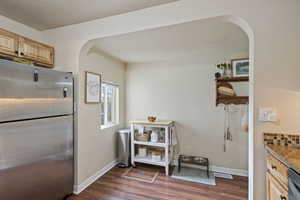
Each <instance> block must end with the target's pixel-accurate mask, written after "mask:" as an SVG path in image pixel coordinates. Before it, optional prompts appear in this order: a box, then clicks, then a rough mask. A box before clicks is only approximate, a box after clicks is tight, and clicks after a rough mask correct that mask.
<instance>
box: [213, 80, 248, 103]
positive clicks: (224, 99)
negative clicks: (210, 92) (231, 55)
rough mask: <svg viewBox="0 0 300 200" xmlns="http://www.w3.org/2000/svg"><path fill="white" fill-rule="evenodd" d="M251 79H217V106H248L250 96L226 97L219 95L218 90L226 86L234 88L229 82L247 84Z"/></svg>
mask: <svg viewBox="0 0 300 200" xmlns="http://www.w3.org/2000/svg"><path fill="white" fill-rule="evenodd" d="M247 81H249V77H232V78H218V79H216V97H217V99H216V105H219V104H224V105H229V104H235V105H239V104H248V102H249V97H248V96H225V95H221V94H219V93H218V88H219V87H221V86H226V87H230V88H232V86H231V84H230V83H229V82H247Z"/></svg>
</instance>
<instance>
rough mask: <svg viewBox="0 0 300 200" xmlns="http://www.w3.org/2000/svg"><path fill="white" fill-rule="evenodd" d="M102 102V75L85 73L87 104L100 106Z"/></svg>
mask: <svg viewBox="0 0 300 200" xmlns="http://www.w3.org/2000/svg"><path fill="white" fill-rule="evenodd" d="M100 102H101V74H96V73H93V72H88V71H87V72H85V103H86V104H98V103H100Z"/></svg>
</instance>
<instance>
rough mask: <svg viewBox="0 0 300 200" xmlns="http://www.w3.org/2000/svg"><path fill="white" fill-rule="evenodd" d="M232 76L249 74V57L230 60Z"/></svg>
mask: <svg viewBox="0 0 300 200" xmlns="http://www.w3.org/2000/svg"><path fill="white" fill-rule="evenodd" d="M231 66H232V70H233V76H234V77H247V76H249V58H239V59H233V60H231Z"/></svg>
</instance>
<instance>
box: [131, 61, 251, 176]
mask: <svg viewBox="0 0 300 200" xmlns="http://www.w3.org/2000/svg"><path fill="white" fill-rule="evenodd" d="M203 57H205V56H203ZM242 57H248V56H247V55H246V56H245V55H243V56H242ZM220 58H224V56H220ZM229 60H230V59H229ZM217 62H218V59H215V63H217ZM215 71H216V67H215V66H214V62H213V63H194V64H191V63H178V62H175V63H163V62H156V63H145V64H129V65H127V70H126V110H127V112H126V116H127V117H126V119H127V120H126V121H131V120H136V119H146V118H147V116H149V115H155V116H157V117H158V118H159V119H163V120H174V121H176V130H177V134H178V137H179V144H180V153H181V154H187V155H200V156H205V157H208V158H209V159H210V162H211V164H212V165H214V166H218V167H225V168H231V169H239V170H244V171H247V169H248V134H247V133H244V132H243V131H242V130H241V126H240V124H241V121H240V119H241V116H242V115H243V114H244V112H245V110H246V107H245V106H232V108H231V110H232V111H235V112H232V113H231V114H230V118H231V123H230V125H231V133H232V134H233V139H234V140H233V141H232V142H228V145H227V151H226V152H224V151H223V141H224V120H225V115H224V106H221V105H220V106H218V107H216V101H215V98H216V97H215V94H216V85H215V81H214V79H215V78H214V73H215ZM248 87H249V86H248V84H243V85H238V84H236V85H235V88H236V89H237V91H238V94H239V95H248Z"/></svg>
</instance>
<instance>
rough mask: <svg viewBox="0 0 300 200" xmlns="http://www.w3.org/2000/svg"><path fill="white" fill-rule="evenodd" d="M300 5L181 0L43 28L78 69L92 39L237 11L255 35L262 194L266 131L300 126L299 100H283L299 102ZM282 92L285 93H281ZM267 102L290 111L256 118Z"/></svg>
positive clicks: (293, 0) (68, 64) (253, 135)
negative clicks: (270, 119) (277, 120)
mask: <svg viewBox="0 0 300 200" xmlns="http://www.w3.org/2000/svg"><path fill="white" fill-rule="evenodd" d="M299 7H300V1H298V0H289V1H283V0H265V1H261V0H252V1H240V0H226V1H224V0H215V1H210V0H184V1H183V0H182V1H177V2H174V3H170V4H166V5H162V6H157V7H152V8H147V9H144V10H139V11H135V12H131V13H127V14H123V15H118V16H113V17H108V18H104V19H99V20H94V21H91V22H87V23H81V24H77V25H71V26H67V27H62V28H57V29H53V30H48V31H46V32H44V33H45V36H47V39H48V40H49V42H51V43H52V44H54V45H55V47H56V51H57V54H58V55H57V60H56V61H57V62H56V63H57V64H58V65H60V66H62V68H61V69H63V68H64V69H72V70H73V71H77V70H78V69H79V64H78V55H79V52H80V49H81V47H82V46H83V45H84V44H85V43H86V42H87V41H89V40H92V39H97V38H103V37H107V36H113V35H117V34H124V33H129V32H134V31H140V30H146V29H150V28H156V27H162V26H166V25H173V24H179V23H183V22H190V21H193V20H205V19H207V18H211V17H219V16H233V18H231V19H230V20H233V21H234V22H235V23H237V24H239V25H241V26H243V29H244V30H246V31H247V34H248V36H249V37H250V52H249V53H250V58H251V61H252V63H251V66H252V67H253V66H255V69H254V71H253V73H251V75H253V76H252V79H251V84H250V87H251V90H250V92H251V93H253V94H254V96H253V99H251V101H250V108H251V110H250V113H253V112H254V115H253V114H251V118H250V120H251V122H252V123H254V128H252V127H251V128H250V139H251V140H249V146H250V154H249V156H250V157H249V160H250V163H249V174H250V177H251V178H250V182H249V183H250V184H249V189H250V190H249V199H250V200H252V199H255V200H261V199H264V197H265V178H264V176H265V160H264V147H263V141H262V138H263V137H262V135H263V134H262V132H263V131H265V130H269V131H277V130H280V131H282V130H289V131H293V132H299V130H300V125H299V123H296V120H294V119H295V118H300V112H299V110H297V109H295V106H290V105H287V106H286V107H282V106H281V105H283V104H285V102H289V101H293V102H294V104H293V105H295V104H297V102H298V98H297V97H296V96H297V95H293V94H297V92H299V90H300V88H299V85H300V84H299V78H298V74H299V64H298V63H299V58H298V57H299V56H298V52H299V51H300V44H299V43H300V40H299V35H300V27H299V21H298V20H299V18H300V13H299V11H298V8H299ZM224 19H225V20H226V19H227V18H224ZM271 88H280V89H281V91H282V92H281V93H280V94H279V93H277V92H276V90H275V91H273V92H272V91H270V89H271ZM282 93H283V94H285V95H281V94H282ZM266 94H267V95H268V96H267V97H266ZM291 99H292V100H291ZM267 105H272V106H275V107H278V108H280V110H279V112H280V113H281V115H282V116H285V118H282V119H281V124H280V125H279V126H278V125H273V124H270V125H265V124H261V123H259V122H258V121H257V117H258V116H257V113H258V112H257V111H258V108H259V107H260V106H267ZM253 106H254V107H253ZM253 108H254V109H253ZM283 108H284V109H283Z"/></svg>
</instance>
